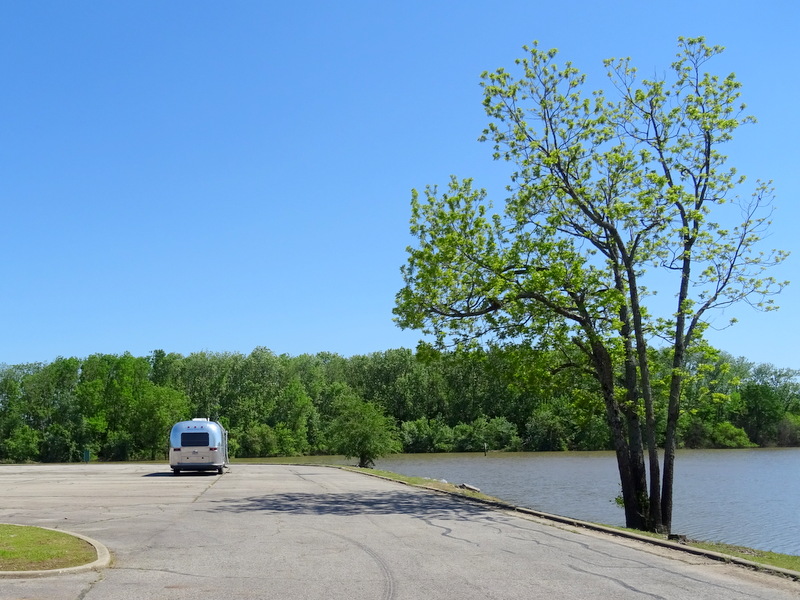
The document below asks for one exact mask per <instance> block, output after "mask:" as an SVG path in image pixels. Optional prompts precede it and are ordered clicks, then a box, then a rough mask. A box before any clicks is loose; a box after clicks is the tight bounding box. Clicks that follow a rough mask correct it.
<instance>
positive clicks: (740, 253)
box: [395, 38, 785, 531]
mask: <svg viewBox="0 0 800 600" xmlns="http://www.w3.org/2000/svg"><path fill="white" fill-rule="evenodd" d="M678 45H679V54H678V58H677V60H676V61H675V62H674V63H673V64H672V75H671V80H670V81H667V79H666V77H664V78H661V79H654V80H642V81H641V82H639V81H637V77H636V70H635V69H634V68H633V67H632V66H631V65H630V62H629V60H627V59H626V60H613V59H612V60H608V61H605V63H604V64H605V65H606V67H607V69H608V75H609V80H610V82H611V83H612V84H613V86H612V87H613V90H614V93H615V94H616V96H617V98H616V99H615V100H611V99H609V98H608V97H607V95H606V93H605V92H604V91H595V92H592V93H587V92H586V91H585V87H586V85H585V77H584V75H582V74H581V73H580V72H579V71H578V70H577V69H576V68H574V67H573V66H572V65H571V64H570V63H567V64H566V65H565V66H564V67H560V66H559V65H557V64H556V62H555V58H556V55H557V52H556V51H555V50H551V51H542V50H540V49H539V48H538V47H537V46H536V45H535V44H534V45H533V46H532V47H525V50H526V52H527V53H528V55H527V56H526V57H525V58H523V59H520V60H518V61H517V66H518V67H519V68H520V70H521V71H522V75H521V77H519V78H518V79H515V78H514V77H513V76H512V75H511V74H510V73H509V72H507V71H506V70H504V69H499V70H498V71H496V72H494V73H484V74H483V76H482V78H483V83H482V85H483V89H484V107H485V110H486V112H487V114H488V115H489V117H490V119H491V121H490V123H489V125H488V127H487V128H486V129H485V130H484V133H483V136H482V137H481V140H482V141H491V142H492V143H493V146H494V158H495V159H500V160H505V161H508V162H510V163H512V164H513V165H514V171H513V173H512V175H511V183H510V185H509V186H508V190H509V193H510V196H509V197H508V198H507V199H506V201H505V210H504V213H503V214H502V215H499V214H490V210H491V204H490V203H489V202H488V200H487V193H486V191H485V190H480V189H474V188H473V186H472V181H471V180H469V179H466V180H462V181H459V180H457V179H456V178H452V179H451V181H450V185H449V188H448V191H447V192H446V193H444V194H442V195H441V196H440V195H439V193H438V190H437V188H436V187H428V188H426V190H425V194H424V196H425V199H424V200H422V199H421V198H420V195H419V194H418V193H417V192H416V191H414V193H413V195H412V219H411V233H412V234H413V235H414V236H415V237H416V238H417V240H418V243H417V246H416V247H411V248H409V259H408V263H407V264H406V265H405V266H404V267H403V276H404V279H405V287H404V288H403V289H401V291H400V292H399V293H398V296H397V306H396V308H395V313H396V315H397V321H398V324H399V325H400V326H401V327H411V328H418V329H422V330H423V331H425V332H427V333H431V334H435V335H436V336H437V339H438V340H439V341H440V343H445V342H447V341H449V342H451V343H452V342H455V343H461V342H470V341H474V340H480V339H484V340H485V339H487V338H489V339H492V340H494V341H495V342H497V343H503V342H509V341H510V342H514V343H519V342H525V343H529V344H531V345H539V346H542V347H549V348H553V349H555V350H556V351H558V352H563V355H564V356H565V357H566V359H567V360H566V362H565V366H566V365H569V366H573V367H576V368H580V369H585V370H587V371H588V372H591V374H592V375H593V377H594V378H595V380H596V389H597V392H598V393H599V394H600V396H601V397H602V398H603V401H604V405H605V407H606V419H607V421H608V424H609V427H610V430H611V435H612V443H613V446H614V449H615V451H616V455H617V464H618V470H619V473H620V481H621V484H622V496H623V501H624V506H625V515H626V522H627V524H628V526H630V527H635V528H639V529H652V530H667V531H668V530H669V528H670V526H671V518H672V481H673V476H674V475H673V474H674V457H675V448H676V438H677V423H678V417H679V415H680V399H681V390H682V384H683V370H684V366H685V361H686V356H687V351H688V350H689V349H690V348H692V346H693V345H694V344H697V343H699V342H700V341H701V339H702V333H703V329H704V327H705V323H706V319H707V313H708V312H709V311H711V310H712V309H714V308H720V307H725V306H729V305H731V304H733V303H736V302H740V301H746V302H748V303H750V304H753V305H755V306H757V307H760V308H764V309H770V308H773V306H772V304H771V298H770V296H771V295H772V294H775V293H777V292H779V291H780V289H781V287H782V285H783V284H780V283H778V282H776V281H775V280H774V279H772V278H769V277H764V274H763V272H764V270H765V269H767V268H768V267H771V266H773V265H775V264H777V263H779V262H781V260H782V259H783V258H784V257H785V254H784V253H782V252H778V251H772V252H768V253H766V254H761V253H759V252H758V250H757V245H758V242H759V241H760V238H761V237H762V235H763V232H764V230H765V229H766V227H767V225H768V218H769V213H770V210H769V206H770V201H771V190H770V189H769V187H768V186H767V185H764V184H757V185H756V186H755V189H754V190H753V192H752V196H751V198H750V199H745V200H742V199H741V198H740V197H739V196H738V195H736V193H735V190H736V189H738V188H739V187H742V186H743V184H744V179H743V178H741V177H738V176H737V175H736V171H735V169H732V168H726V167H725V161H726V158H725V156H723V155H722V154H720V152H719V146H720V145H721V144H723V143H725V142H727V141H729V140H730V139H731V137H732V133H733V131H734V130H735V129H736V128H737V127H738V126H739V125H740V124H742V123H746V122H750V121H751V119H750V118H749V117H744V116H742V110H743V108H744V107H743V106H742V105H740V104H739V103H738V97H739V87H740V84H739V83H738V82H737V81H736V79H735V77H734V76H733V75H729V76H727V77H725V78H724V79H720V78H718V77H717V76H714V75H709V74H706V73H703V72H702V69H703V68H704V64H705V63H706V62H707V61H708V60H709V59H711V58H713V57H714V56H715V55H717V54H719V53H720V52H721V51H722V49H721V48H719V47H709V46H707V45H706V44H705V42H704V40H703V39H702V38H696V39H683V38H681V39H679V42H678ZM712 209H713V211H714V218H715V219H716V222H715V221H712V220H711V213H712ZM728 209H733V211H734V214H733V215H731V214H729V213H730V211H729V210H728ZM653 275H657V277H654V276H653ZM645 284H647V285H648V286H649V287H650V288H652V289H657V288H661V289H664V290H667V291H670V290H672V291H674V294H675V299H676V304H675V309H674V312H673V313H672V314H666V315H659V314H658V313H657V311H655V310H648V309H649V308H650V307H649V306H648V300H649V299H650V296H649V293H648V290H647V288H646V287H645ZM659 316H660V317H661V318H658V317H659ZM654 336H660V337H661V338H663V339H665V340H667V342H668V344H669V352H670V355H671V367H672V368H671V372H670V375H669V383H668V403H667V404H668V406H667V415H666V419H665V421H664V422H665V430H664V432H663V435H660V436H659V435H658V433H659V432H657V430H656V427H657V415H656V407H655V399H654V396H653V382H652V377H651V374H650V363H649V361H650V356H649V344H650V342H651V340H652V339H653V338H654ZM569 345H573V346H574V347H577V348H578V349H579V350H580V354H579V355H576V354H575V353H574V352H572V351H570V350H569V349H568V346H569ZM581 356H582V358H581ZM642 421H643V422H642ZM658 437H663V439H664V440H665V452H664V468H663V477H662V470H661V467H660V465H659V458H658V452H657V450H658V449H657V440H658ZM645 447H646V448H647V451H648V454H647V456H648V461H649V474H650V482H649V485H648V482H647V474H648V469H646V468H645V454H644V448H645Z"/></svg>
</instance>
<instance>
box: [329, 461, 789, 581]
mask: <svg viewBox="0 0 800 600" xmlns="http://www.w3.org/2000/svg"><path fill="white" fill-rule="evenodd" d="M315 466H328V467H332V468H335V469H342V470H348V471H351V472H353V473H361V474H362V475H367V476H369V477H377V478H378V479H385V480H386V481H394V482H395V483H400V484H403V485H407V486H410V487H417V488H421V489H424V490H429V491H432V492H438V493H440V494H446V495H448V496H453V497H455V498H463V499H464V500H468V501H470V502H476V503H478V504H484V505H487V506H492V507H494V508H498V509H502V510H508V511H513V512H518V513H522V514H525V515H530V516H532V517H537V518H539V519H544V520H547V521H554V522H556V523H561V524H563V525H571V526H573V527H578V528H583V529H590V530H593V531H599V532H601V533H606V534H608V535H612V536H616V537H623V538H628V539H632V540H637V541H640V542H644V543H647V544H653V545H656V546H661V547H664V548H670V549H672V550H678V551H679V552H686V553H688V554H694V555H695V556H703V557H706V558H710V559H713V560H717V561H720V562H726V563H731V564H735V565H739V566H742V567H747V568H749V569H753V570H756V571H763V572H766V573H772V574H775V575H780V576H782V577H788V578H790V579H794V580H795V581H800V571H792V570H789V569H782V568H781V567H775V566H772V565H767V564H764V563H758V562H754V561H751V560H747V559H744V558H739V557H738V556H731V555H730V554H721V553H719V552H714V551H712V550H703V549H702V548H695V547H693V546H687V545H685V544H680V543H677V542H672V541H669V540H662V539H659V538H654V537H650V536H647V535H640V534H637V533H634V532H632V531H627V530H623V529H615V528H613V527H608V526H606V525H600V524H598V523H591V522H589V521H581V520H579V519H573V518H570V517H562V516H560V515H553V514H550V513H545V512H541V511H538V510H534V509H532V508H526V507H523V506H515V505H513V504H508V503H505V502H502V501H498V500H487V499H484V498H476V497H474V496H467V495H465V494H459V493H457V492H450V491H447V490H440V489H439V488H435V487H429V486H426V485H417V484H413V483H408V482H405V481H401V480H399V479H392V478H391V477H385V476H383V475H378V474H377V473H367V472H365V471H357V470H354V469H350V468H348V467H347V466H345V465H342V466H339V465H315Z"/></svg>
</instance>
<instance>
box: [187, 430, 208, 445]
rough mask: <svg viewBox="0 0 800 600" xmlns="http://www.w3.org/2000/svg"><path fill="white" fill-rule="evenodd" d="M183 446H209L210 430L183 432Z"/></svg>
mask: <svg viewBox="0 0 800 600" xmlns="http://www.w3.org/2000/svg"><path fill="white" fill-rule="evenodd" d="M181 446H208V432H207V431H192V432H186V433H182V434H181Z"/></svg>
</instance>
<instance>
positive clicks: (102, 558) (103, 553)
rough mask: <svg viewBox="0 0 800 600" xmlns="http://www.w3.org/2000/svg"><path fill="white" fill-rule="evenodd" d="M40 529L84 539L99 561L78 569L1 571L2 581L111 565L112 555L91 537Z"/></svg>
mask: <svg viewBox="0 0 800 600" xmlns="http://www.w3.org/2000/svg"><path fill="white" fill-rule="evenodd" d="M8 525H19V523H8ZM25 527H39V526H38V525H26V526H25ZM39 529H46V530H48V531H56V532H58V533H66V534H67V535H71V536H73V537H76V538H79V539H82V540H83V541H84V542H87V543H89V544H91V545H92V546H93V547H94V549H95V552H96V553H97V559H96V560H94V561H92V562H90V563H87V564H85V565H78V566H77V567H65V568H63V569H46V570H42V571H0V579H12V578H26V577H28V578H33V577H52V576H54V575H70V574H72V573H81V572H83V571H96V570H98V569H102V568H104V567H107V566H108V565H109V564H110V563H111V553H110V552H109V551H108V548H106V547H105V546H104V545H103V544H101V543H100V542H98V541H97V540H93V539H92V538H90V537H86V536H85V535H81V534H80V533H73V532H71V531H64V530H63V529H53V528H52V527H39Z"/></svg>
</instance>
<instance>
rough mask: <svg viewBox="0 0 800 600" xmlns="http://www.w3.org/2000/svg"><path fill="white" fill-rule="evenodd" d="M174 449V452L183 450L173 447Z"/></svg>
mask: <svg viewBox="0 0 800 600" xmlns="http://www.w3.org/2000/svg"><path fill="white" fill-rule="evenodd" d="M172 451H173V452H180V451H181V449H180V448H173V449H172Z"/></svg>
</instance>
